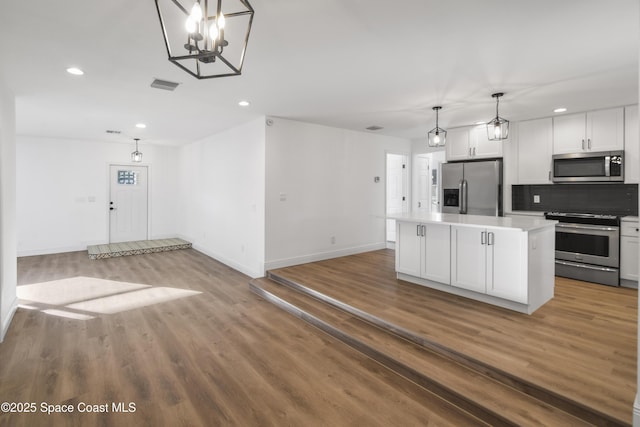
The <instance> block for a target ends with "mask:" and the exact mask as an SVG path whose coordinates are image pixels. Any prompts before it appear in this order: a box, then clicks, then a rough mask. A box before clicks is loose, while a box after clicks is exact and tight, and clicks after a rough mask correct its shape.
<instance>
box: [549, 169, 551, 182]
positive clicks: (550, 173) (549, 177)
mask: <svg viewBox="0 0 640 427" xmlns="http://www.w3.org/2000/svg"><path fill="white" fill-rule="evenodd" d="M549 181H551V171H549Z"/></svg>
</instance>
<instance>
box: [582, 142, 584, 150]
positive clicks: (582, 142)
mask: <svg viewBox="0 0 640 427" xmlns="http://www.w3.org/2000/svg"><path fill="white" fill-rule="evenodd" d="M582 149H583V150H584V139H583V140H582Z"/></svg>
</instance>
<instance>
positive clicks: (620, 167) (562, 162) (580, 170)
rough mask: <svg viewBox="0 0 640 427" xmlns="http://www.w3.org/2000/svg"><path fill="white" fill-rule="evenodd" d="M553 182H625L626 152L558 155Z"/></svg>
mask: <svg viewBox="0 0 640 427" xmlns="http://www.w3.org/2000/svg"><path fill="white" fill-rule="evenodd" d="M552 170H553V182H621V181H624V151H601V152H594V153H574V154H556V155H554V156H553V168H552Z"/></svg>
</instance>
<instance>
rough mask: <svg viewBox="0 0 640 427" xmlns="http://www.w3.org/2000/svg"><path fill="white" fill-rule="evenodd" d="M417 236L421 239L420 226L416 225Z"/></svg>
mask: <svg viewBox="0 0 640 427" xmlns="http://www.w3.org/2000/svg"><path fill="white" fill-rule="evenodd" d="M416 236H418V237H420V226H419V225H416Z"/></svg>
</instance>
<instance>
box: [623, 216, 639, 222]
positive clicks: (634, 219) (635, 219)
mask: <svg viewBox="0 0 640 427" xmlns="http://www.w3.org/2000/svg"><path fill="white" fill-rule="evenodd" d="M620 219H621V220H622V221H627V222H638V217H637V216H623V217H622V218H620Z"/></svg>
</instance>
